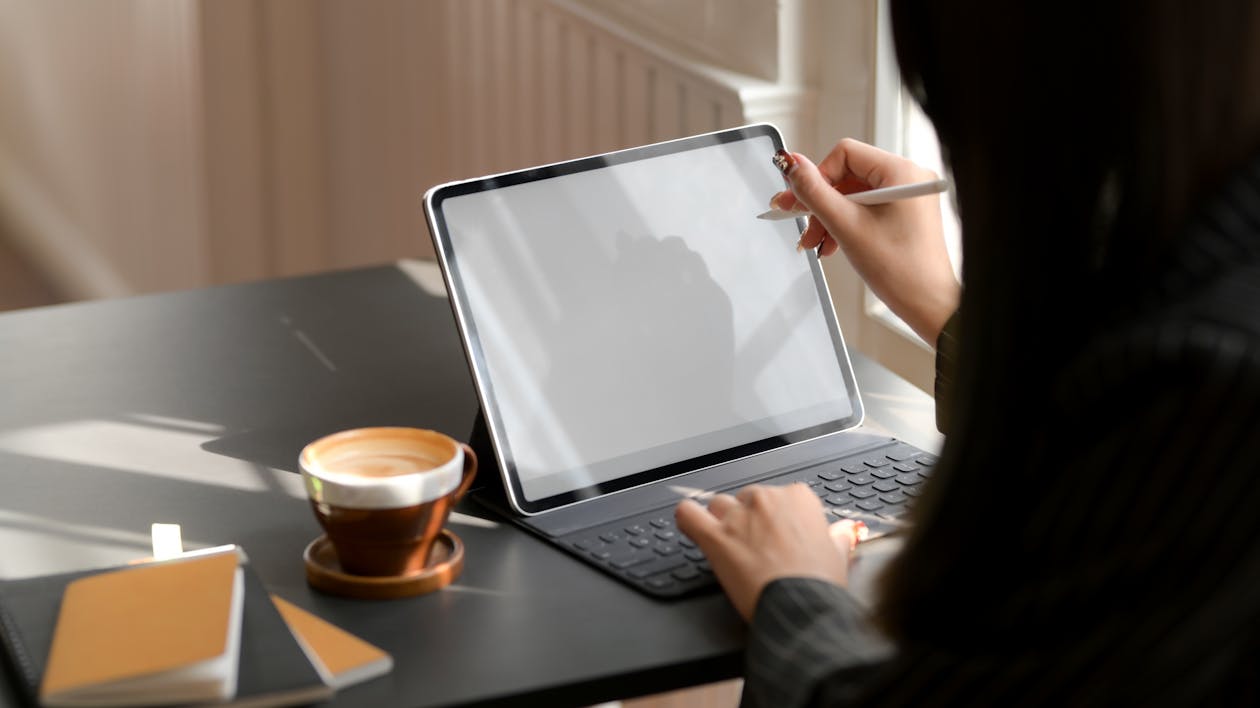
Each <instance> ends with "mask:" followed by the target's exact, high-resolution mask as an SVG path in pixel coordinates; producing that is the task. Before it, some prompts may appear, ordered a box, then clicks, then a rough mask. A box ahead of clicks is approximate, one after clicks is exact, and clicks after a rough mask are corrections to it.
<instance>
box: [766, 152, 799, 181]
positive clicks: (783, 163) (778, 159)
mask: <svg viewBox="0 0 1260 708" xmlns="http://www.w3.org/2000/svg"><path fill="white" fill-rule="evenodd" d="M770 161H771V162H773V163H774V166H775V167H777V168H779V171H780V172H782V173H783V176H784V177H786V176H788V175H790V174H792V170H793V169H795V168H796V156H795V155H793V154H792V153H790V152H788V151H786V150H779V151H778V152H776V153H774V157H772V158H770Z"/></svg>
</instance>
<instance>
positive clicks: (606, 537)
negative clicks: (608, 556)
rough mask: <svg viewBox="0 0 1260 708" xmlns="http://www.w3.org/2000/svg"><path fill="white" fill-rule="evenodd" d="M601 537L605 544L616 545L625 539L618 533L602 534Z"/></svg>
mask: <svg viewBox="0 0 1260 708" xmlns="http://www.w3.org/2000/svg"><path fill="white" fill-rule="evenodd" d="M599 537H600V538H601V539H603V541H604V543H616V542H618V541H620V540H621V539H623V538H625V537H624V536H622V535H621V534H619V533H617V532H616V531H609V532H608V533H601V534H600V535H599Z"/></svg>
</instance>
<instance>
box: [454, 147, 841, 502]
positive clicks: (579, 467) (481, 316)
mask: <svg viewBox="0 0 1260 708" xmlns="http://www.w3.org/2000/svg"><path fill="white" fill-rule="evenodd" d="M773 151H774V148H773V144H772V143H771V141H770V139H769V138H768V137H764V136H763V137H758V138H755V139H751V140H744V141H740V142H735V143H729V144H724V145H717V146H712V147H707V148H702V149H699V150H691V151H687V152H685V153H676V154H672V155H664V156H660V157H654V158H649V159H644V160H639V161H635V162H630V163H626V164H620V165H613V166H606V167H604V168H602V169H596V170H589V171H585V172H580V173H577V174H572V175H565V176H561V177H554V178H550V179H544V180H539V181H535V182H529V183H526V184H520V185H515V186H510V187H504V188H499V189H494V190H488V191H483V192H478V193H473V194H468V195H463V196H456V197H450V198H447V199H445V200H444V201H443V202H442V205H441V208H442V210H443V213H444V216H445V220H446V225H447V232H448V234H449V239H450V257H451V259H452V260H453V262H454V267H456V268H457V269H458V271H459V273H460V277H461V280H462V282H463V284H464V295H465V307H466V308H467V312H466V316H470V317H471V319H472V321H473V322H474V323H475V326H476V331H477V335H478V339H479V341H480V346H481V351H482V354H483V357H484V364H485V374H486V376H487V377H488V379H489V382H490V385H491V387H492V389H493V391H494V395H495V397H496V399H497V404H498V413H499V417H500V421H501V432H502V433H503V435H505V437H506V439H507V442H508V447H509V449H510V452H511V456H512V459H513V461H514V462H515V465H516V469H517V472H518V475H519V477H520V481H521V485H522V489H523V491H524V493H525V497H526V498H527V499H529V500H531V501H532V500H537V499H542V498H545V497H549V496H553V495H555V494H560V493H563V492H569V491H573V490H576V489H582V488H585V487H589V486H591V485H593V484H596V483H600V482H606V481H609V480H613V479H618V478H621V477H624V476H626V475H630V474H634V473H637V472H642V471H644V470H648V469H652V468H655V467H659V466H661V465H665V464H669V463H671V462H677V461H679V460H683V459H689V458H692V457H696V456H699V455H703V454H707V453H710V452H715V451H719V450H724V449H727V448H729V447H733V446H735V445H739V444H742V443H747V442H752V441H757V440H761V439H764V438H767V437H770V436H774V435H780V434H783V433H787V432H791V431H796V430H801V429H804V428H807V427H811V426H814V425H821V424H824V423H828V422H831V421H836V420H841V419H844V418H846V417H848V416H850V415H851V414H852V413H853V406H852V402H851V401H850V399H849V395H848V393H847V389H846V387H845V382H844V378H843V375H842V371H841V367H840V363H839V361H840V359H839V355H838V353H837V349H836V344H835V343H834V342H833V340H832V338H831V335H830V332H829V329H828V326H827V318H828V317H829V316H830V314H829V312H825V311H824V309H823V306H822V303H821V302H820V298H819V295H818V291H817V287H816V285H815V282H814V278H813V275H812V273H811V272H810V268H809V262H808V260H807V259H808V257H809V256H808V255H807V254H804V253H798V252H797V251H796V249H795V243H796V239H797V238H798V236H799V233H798V230H797V228H796V227H795V225H794V224H793V222H790V221H788V222H768V221H763V220H759V219H756V218H755V215H756V214H758V213H759V212H761V211H764V210H765V208H766V204H767V200H768V199H769V197H770V195H771V194H773V193H774V192H775V191H777V190H780V189H782V188H783V183H782V179H781V178H780V177H779V175H778V172H777V171H775V169H774V168H773V166H772V165H771V163H770V156H771V154H772V153H773Z"/></svg>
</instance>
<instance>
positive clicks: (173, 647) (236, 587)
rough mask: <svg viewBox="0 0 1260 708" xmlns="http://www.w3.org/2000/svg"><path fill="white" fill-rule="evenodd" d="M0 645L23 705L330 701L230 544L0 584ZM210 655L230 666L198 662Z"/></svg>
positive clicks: (325, 687) (255, 577)
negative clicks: (162, 558)
mask: <svg viewBox="0 0 1260 708" xmlns="http://www.w3.org/2000/svg"><path fill="white" fill-rule="evenodd" d="M185 570H189V571H194V572H184V571H185ZM172 572H173V573H174V576H175V577H174V578H173V580H174V582H170V581H171V580H172V578H171V573H172ZM185 581H187V583H191V587H185V585H186V583H185ZM120 592H121V593H123V594H122V595H119V593H120ZM127 595H130V597H128V596H127ZM136 598H141V600H142V601H139V602H137V601H135V599H136ZM194 607H196V608H198V610H197V612H196V613H193V612H192V609H193V608H194ZM111 617H113V618H114V619H112V620H111V619H110V618H111ZM111 622H122V623H123V625H124V627H125V629H118V628H117V627H116V626H115V627H114V628H113V629H111V628H110V623H111ZM211 625H212V626H211ZM59 645H60V646H59ZM0 647H2V648H3V649H4V651H3V652H0V653H3V654H5V655H6V656H7V659H8V661H7V664H8V665H9V668H10V669H11V670H13V671H14V672H15V676H16V678H18V679H19V680H18V681H17V684H18V685H20V686H21V687H22V689H23V692H24V694H25V698H26V699H27V700H28V701H29V702H30V703H31V704H36V703H40V704H45V705H144V704H153V703H160V704H170V703H172V702H181V703H188V702H193V703H199V704H204V703H216V704H223V705H237V706H270V705H298V704H306V703H311V702H315V701H319V700H322V699H325V698H328V697H330V696H331V695H332V689H331V688H330V687H329V686H328V685H326V684H325V683H324V682H323V680H322V679H321V676H320V674H319V672H318V671H317V670H316V669H315V668H314V667H313V666H312V665H311V663H310V661H309V660H308V659H307V657H306V654H305V652H304V651H303V649H302V647H301V646H300V645H299V644H298V642H297V640H296V639H294V636H293V634H292V633H291V632H290V631H289V628H288V626H287V625H286V624H285V620H284V619H283V618H282V617H281V615H280V613H279V612H278V611H277V609H276V607H275V605H273V604H272V602H271V600H270V599H269V597H268V595H267V592H266V589H265V588H264V587H263V584H262V582H261V581H260V580H259V578H258V575H257V573H255V572H254V570H253V569H252V567H251V566H250V565H249V564H248V563H246V562H239V564H238V557H237V550H236V548H235V547H227V548H226V549H225V551H224V552H214V553H208V554H206V555H198V554H196V553H194V554H189V556H188V557H184V558H180V559H177V560H171V561H160V562H156V563H148V564H144V565H137V566H127V567H124V568H107V569H97V570H87V571H79V572H73V573H64V574H59V575H46V576H39V577H34V578H22V579H16V580H5V581H0ZM216 658H218V659H220V660H223V661H228V662H229V664H230V666H218V667H207V666H206V664H205V662H204V661H203V660H204V659H209V660H211V661H213V660H215V659H216ZM198 665H200V667H201V668H202V669H203V670H202V671H200V672H197V671H191V672H189V671H188V668H189V667H194V666H198ZM207 668H208V669H209V670H204V669H207ZM170 670H175V671H176V673H174V674H172V673H169V672H170ZM163 672H165V673H167V677H166V678H159V674H160V673H163ZM84 689H87V690H88V691H90V692H87V693H85V692H84Z"/></svg>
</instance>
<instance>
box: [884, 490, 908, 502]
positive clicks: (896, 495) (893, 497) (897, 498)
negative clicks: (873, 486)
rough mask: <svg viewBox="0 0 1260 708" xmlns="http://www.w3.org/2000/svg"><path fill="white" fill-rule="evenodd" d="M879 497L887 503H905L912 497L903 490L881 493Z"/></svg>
mask: <svg viewBox="0 0 1260 708" xmlns="http://www.w3.org/2000/svg"><path fill="white" fill-rule="evenodd" d="M879 499H880V501H882V502H884V503H885V504H905V503H906V501H907V500H909V499H910V497H907V496H906V495H905V494H903V493H901V492H893V493H892V494H881V495H879Z"/></svg>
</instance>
